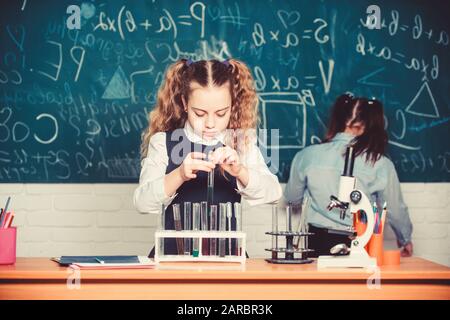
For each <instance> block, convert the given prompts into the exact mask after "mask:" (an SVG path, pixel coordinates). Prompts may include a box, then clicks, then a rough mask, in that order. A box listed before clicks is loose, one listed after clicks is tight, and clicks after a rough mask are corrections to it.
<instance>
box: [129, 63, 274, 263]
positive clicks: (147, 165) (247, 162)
mask: <svg viewBox="0 0 450 320" xmlns="http://www.w3.org/2000/svg"><path fill="white" fill-rule="evenodd" d="M257 119H258V99H257V95H256V91H255V88H254V80H253V77H252V75H251V73H250V70H249V68H248V67H247V66H246V65H245V64H244V63H243V62H241V61H238V60H236V59H229V60H225V61H218V60H201V61H197V62H193V61H192V60H186V59H181V60H179V61H177V62H175V63H174V64H172V65H171V66H169V68H168V70H167V72H166V74H165V78H164V82H163V84H162V85H161V87H160V89H159V91H158V98H157V102H156V106H155V108H154V110H153V111H151V112H150V114H149V126H148V128H147V129H146V130H145V131H144V132H143V134H142V144H141V157H142V163H141V166H142V169H141V175H140V179H139V186H138V188H137V189H136V190H135V192H134V205H135V207H136V208H137V210H138V211H139V212H142V213H154V214H160V213H161V207H162V205H163V204H164V206H165V207H167V209H166V222H165V223H166V225H165V228H166V229H175V228H174V221H173V213H172V206H171V205H170V206H169V204H175V203H179V204H181V207H183V202H201V201H206V200H207V192H206V189H207V178H208V173H209V172H211V171H213V170H214V169H215V167H216V166H217V167H218V169H219V170H214V173H213V174H214V186H215V187H214V199H213V203H214V204H218V203H225V202H232V203H233V202H240V201H241V196H242V197H244V198H245V199H246V200H247V202H248V203H249V204H250V205H256V204H263V203H270V202H274V201H277V200H278V199H279V198H280V197H281V195H282V192H281V186H280V184H279V182H278V178H277V177H276V176H275V175H274V174H272V173H271V172H270V171H269V169H268V167H267V165H266V163H265V161H264V158H263V156H262V154H261V152H260V151H259V148H258V146H257V145H256V134H255V132H256V125H257ZM181 218H182V220H183V216H182V217H181ZM164 250H165V254H176V252H177V251H176V242H175V239H167V240H166V241H165V248H164ZM152 255H153V252H152V253H151V254H150V256H152Z"/></svg>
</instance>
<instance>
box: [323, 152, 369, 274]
mask: <svg viewBox="0 0 450 320" xmlns="http://www.w3.org/2000/svg"><path fill="white" fill-rule="evenodd" d="M354 161H355V155H354V152H353V148H352V147H348V148H347V151H346V154H345V165H344V172H343V174H342V175H341V178H340V182H339V195H338V197H335V196H331V197H330V200H331V202H330V204H329V205H328V207H327V209H328V210H329V211H330V210H331V209H333V208H339V209H340V211H341V214H340V218H341V219H342V220H343V219H345V217H346V212H347V210H348V211H349V212H350V213H351V214H352V215H354V214H359V213H358V212H359V211H360V210H364V212H365V213H366V217H367V226H366V231H365V232H364V234H362V235H360V236H356V237H354V238H353V239H352V242H351V247H350V248H348V247H347V245H346V244H338V245H336V246H334V247H333V248H331V250H330V253H331V254H332V255H329V256H319V257H318V259H317V268H318V269H322V268H372V267H376V265H377V261H376V258H372V257H370V256H369V254H368V253H367V251H366V250H365V249H364V246H365V245H366V244H367V243H368V242H369V240H370V238H371V237H372V233H373V227H374V215H373V214H372V212H373V209H372V205H371V204H370V201H369V199H368V198H367V196H366V195H365V194H364V193H363V192H362V191H360V190H357V189H355V186H356V178H355V177H353V165H354ZM353 221H355V219H353ZM353 227H355V226H353ZM348 252H350V254H348V255H343V254H346V253H348Z"/></svg>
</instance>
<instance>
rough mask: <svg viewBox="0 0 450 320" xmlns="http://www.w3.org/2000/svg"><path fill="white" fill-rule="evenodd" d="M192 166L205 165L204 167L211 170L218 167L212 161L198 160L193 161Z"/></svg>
mask: <svg viewBox="0 0 450 320" xmlns="http://www.w3.org/2000/svg"><path fill="white" fill-rule="evenodd" d="M191 164H192V165H204V166H207V167H209V168H211V169H214V168H215V167H216V165H215V164H214V163H212V162H210V161H204V160H197V159H194V160H192V163H191Z"/></svg>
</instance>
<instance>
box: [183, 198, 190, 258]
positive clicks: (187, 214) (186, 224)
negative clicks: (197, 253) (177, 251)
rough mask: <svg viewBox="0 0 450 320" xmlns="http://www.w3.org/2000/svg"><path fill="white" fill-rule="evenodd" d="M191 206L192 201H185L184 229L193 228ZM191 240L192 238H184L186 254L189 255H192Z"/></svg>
mask: <svg viewBox="0 0 450 320" xmlns="http://www.w3.org/2000/svg"><path fill="white" fill-rule="evenodd" d="M191 208H192V203H191V202H185V203H184V230H191V229H192V218H191ZM191 242H192V239H191V238H184V254H185V255H187V256H190V255H191Z"/></svg>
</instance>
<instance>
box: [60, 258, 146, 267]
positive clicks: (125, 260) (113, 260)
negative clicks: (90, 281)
mask: <svg viewBox="0 0 450 320" xmlns="http://www.w3.org/2000/svg"><path fill="white" fill-rule="evenodd" d="M52 260H53V261H56V262H58V263H59V264H60V265H63V266H66V265H70V264H72V263H104V264H108V263H139V258H138V256H61V257H60V258H53V259H52Z"/></svg>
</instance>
